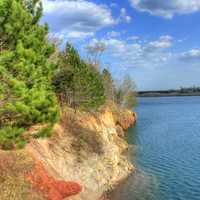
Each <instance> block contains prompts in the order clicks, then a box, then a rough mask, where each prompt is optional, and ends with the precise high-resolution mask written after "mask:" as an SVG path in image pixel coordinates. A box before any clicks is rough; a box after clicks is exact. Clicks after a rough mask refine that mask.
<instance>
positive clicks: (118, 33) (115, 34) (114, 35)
mask: <svg viewBox="0 0 200 200" xmlns="http://www.w3.org/2000/svg"><path fill="white" fill-rule="evenodd" d="M120 35H121V33H120V32H116V31H110V32H108V33H107V36H108V37H109V38H114V37H119V36H120Z"/></svg>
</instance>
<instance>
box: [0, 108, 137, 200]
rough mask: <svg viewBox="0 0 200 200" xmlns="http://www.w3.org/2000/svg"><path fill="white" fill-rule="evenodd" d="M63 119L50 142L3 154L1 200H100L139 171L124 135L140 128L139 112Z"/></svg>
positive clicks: (34, 129) (68, 114)
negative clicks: (134, 172) (130, 159)
mask: <svg viewBox="0 0 200 200" xmlns="http://www.w3.org/2000/svg"><path fill="white" fill-rule="evenodd" d="M61 119H62V120H61V122H60V123H59V124H56V125H55V126H54V133H53V136H52V137H51V138H46V139H34V140H32V141H31V142H30V143H29V144H28V145H27V146H26V148H25V149H23V150H15V151H0V200H13V199H15V200H21V199H25V200H45V199H48V200H63V199H64V197H68V198H67V199H71V200H99V199H102V195H103V194H104V193H105V192H106V191H108V190H109V189H112V187H114V186H115V185H116V184H118V183H119V182H120V181H121V180H123V179H125V178H126V177H127V176H128V175H129V174H130V173H131V172H132V171H133V170H134V167H133V166H132V164H131V163H130V162H129V161H128V159H127V157H126V152H127V148H128V144H127V143H126V141H125V140H124V139H123V135H124V130H126V129H127V128H128V127H129V126H131V125H132V124H134V123H135V121H136V115H135V113H133V112H130V111H125V110H120V111H119V110H118V109H116V111H115V112H114V111H112V112H111V111H110V110H109V109H105V110H104V111H102V112H101V113H98V114H97V113H96V114H94V113H93V114H92V113H83V112H76V113H75V111H74V110H72V109H69V108H68V109H66V110H65V111H64V112H63V115H62V118H61ZM40 127H43V125H35V126H34V127H32V128H31V129H30V130H29V133H28V132H27V133H26V134H34V133H35V132H37V130H38V129H40ZM80 191H81V192H80ZM77 193H79V194H78V195H75V196H71V195H74V194H77Z"/></svg>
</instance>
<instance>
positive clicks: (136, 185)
mask: <svg viewBox="0 0 200 200" xmlns="http://www.w3.org/2000/svg"><path fill="white" fill-rule="evenodd" d="M158 184H159V183H158V181H157V179H156V177H155V176H152V175H148V174H147V173H145V172H144V171H141V170H136V172H135V173H133V174H132V175H131V176H130V177H129V178H128V180H127V181H126V182H125V183H123V184H121V185H120V186H119V188H117V189H116V190H115V191H114V192H113V194H112V195H111V196H112V199H114V200H121V199H122V198H123V199H124V200H147V199H148V200H153V199H155V195H156V196H157V194H153V193H152V192H151V191H152V189H153V190H155V191H158V190H157V188H158Z"/></svg>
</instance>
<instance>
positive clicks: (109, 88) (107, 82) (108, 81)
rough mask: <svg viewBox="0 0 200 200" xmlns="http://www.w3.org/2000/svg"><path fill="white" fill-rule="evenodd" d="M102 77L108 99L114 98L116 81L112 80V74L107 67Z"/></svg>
mask: <svg viewBox="0 0 200 200" xmlns="http://www.w3.org/2000/svg"><path fill="white" fill-rule="evenodd" d="M102 79H103V84H104V88H105V96H106V98H107V100H113V99H114V83H113V80H112V76H111V74H110V72H109V71H108V70H107V69H104V70H103V72H102Z"/></svg>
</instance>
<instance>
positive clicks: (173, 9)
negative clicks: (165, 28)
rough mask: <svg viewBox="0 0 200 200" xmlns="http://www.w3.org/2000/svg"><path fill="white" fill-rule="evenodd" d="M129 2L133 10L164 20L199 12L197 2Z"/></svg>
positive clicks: (175, 0) (160, 0) (134, 0)
mask: <svg viewBox="0 0 200 200" xmlns="http://www.w3.org/2000/svg"><path fill="white" fill-rule="evenodd" d="M130 2H131V5H132V6H133V7H134V8H136V9H138V10H140V11H142V12H149V13H151V14H152V15H157V16H161V17H164V18H172V17H173V16H174V15H181V14H189V13H193V12H196V11H199V10H200V1H199V0H130Z"/></svg>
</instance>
